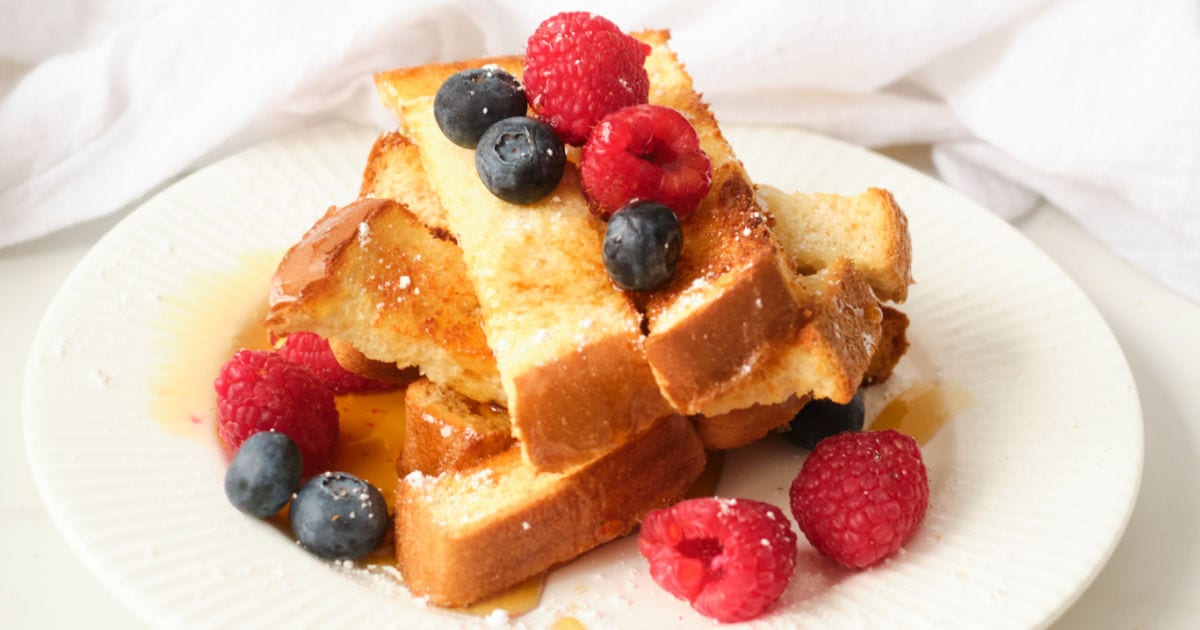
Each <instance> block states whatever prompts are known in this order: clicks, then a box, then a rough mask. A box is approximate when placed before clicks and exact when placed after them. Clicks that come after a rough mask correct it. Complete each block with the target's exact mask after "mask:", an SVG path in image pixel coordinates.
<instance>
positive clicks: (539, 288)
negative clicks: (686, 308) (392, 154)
mask: <svg viewBox="0 0 1200 630" xmlns="http://www.w3.org/2000/svg"><path fill="white" fill-rule="evenodd" d="M486 63H492V64H497V65H499V66H501V67H505V68H506V69H511V70H510V71H513V72H514V74H515V75H517V76H520V59H519V58H515V57H514V58H503V59H490V60H476V61H468V62H461V63H453V64H440V65H430V66H421V67H419V68H410V69H406V70H398V71H392V72H387V73H383V74H380V75H377V76H376V85H377V86H378V88H379V91H380V93H381V95H382V96H383V98H384V101H385V103H388V104H389V106H390V107H391V108H392V109H393V110H395V111H398V112H400V114H401V120H402V122H403V125H404V127H405V129H406V130H407V131H408V132H409V133H410V134H411V137H412V138H413V140H414V141H415V142H416V144H417V146H418V147H419V149H420V154H421V162H422V165H423V166H424V169H425V172H426V174H427V175H428V177H429V181H430V184H431V185H432V188H433V189H434V190H435V191H436V192H437V193H438V196H439V198H440V199H441V201H442V206H443V208H444V209H445V212H446V219H447V223H448V224H449V226H450V231H451V233H452V234H453V236H454V237H455V238H456V239H457V241H458V244H459V246H460V247H461V248H462V251H463V258H464V260H465V262H466V269H467V277H468V278H470V280H471V283H472V285H473V286H474V288H475V292H476V294H477V296H478V299H479V303H480V313H481V315H482V323H483V328H484V330H485V332H486V336H487V339H488V342H489V344H490V345H491V347H492V350H493V352H494V354H495V357H496V364H497V368H498V370H499V373H500V379H501V383H502V385H503V387H504V392H505V395H506V398H507V406H508V411H509V414H510V416H511V418H512V423H513V433H514V435H515V436H516V437H517V439H518V441H519V443H520V444H521V446H522V450H523V452H524V453H525V456H526V457H527V458H528V460H529V461H530V462H531V463H532V464H533V465H535V466H537V467H538V468H539V469H544V470H551V471H553V470H562V469H564V468H566V467H569V466H571V465H573V464H576V463H579V462H584V461H588V460H590V459H592V458H594V457H596V456H598V455H600V454H602V453H604V452H606V451H608V450H610V449H612V448H613V447H615V446H617V445H619V444H621V443H623V442H624V441H625V440H626V439H628V437H629V436H630V435H632V434H634V433H636V432H639V431H641V430H643V429H645V428H646V427H647V426H649V425H650V424H652V423H654V421H656V420H658V419H659V418H662V417H664V416H666V415H668V414H669V413H672V409H671V407H670V405H669V404H668V403H667V401H666V400H664V398H663V396H662V394H661V393H660V391H659V388H658V384H657V382H656V381H655V378H654V375H653V373H652V372H651V370H650V365H649V363H648V362H647V360H646V355H645V350H644V348H643V337H642V332H641V315H640V314H639V313H638V311H637V310H636V309H635V308H634V306H633V304H632V302H631V300H630V299H629V297H628V296H626V295H625V294H624V293H622V292H621V291H620V289H618V288H616V287H615V286H614V285H613V284H612V282H611V281H610V280H609V278H608V274H607V272H606V271H605V269H604V265H603V263H602V262H601V260H600V251H601V246H602V239H603V225H602V223H601V222H600V221H599V219H597V218H596V217H594V216H592V214H591V212H590V211H589V210H588V202H587V200H586V199H585V198H584V196H583V193H582V191H581V190H580V186H579V176H578V172H577V170H576V168H575V166H574V165H573V164H570V163H568V164H567V167H566V172H565V173H564V175H563V178H562V181H561V182H559V185H558V187H557V188H556V189H555V190H554V191H553V192H552V193H550V195H548V196H547V197H545V198H544V199H541V200H539V201H536V202H534V203H531V204H527V205H517V204H512V203H508V202H506V201H503V200H501V199H499V198H498V197H496V196H494V195H493V194H492V193H491V192H489V191H488V190H487V189H486V188H485V187H484V186H483V183H482V182H481V181H480V180H479V177H478V175H477V174H476V172H475V160H474V151H472V150H471V149H467V148H463V147H460V146H457V145H455V144H454V143H452V142H451V141H450V140H449V139H447V138H446V137H445V136H444V135H443V134H442V132H441V130H440V129H439V128H438V126H437V123H436V122H435V121H434V118H433V96H434V94H435V93H436V92H437V89H438V87H439V86H440V85H441V83H442V81H443V80H445V79H446V78H447V77H449V76H450V75H451V74H453V73H455V72H457V71H459V70H462V69H465V68H471V67H479V66H480V65H483V64H486ZM618 375H619V376H618Z"/></svg>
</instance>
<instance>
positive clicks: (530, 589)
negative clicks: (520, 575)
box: [455, 571, 546, 617]
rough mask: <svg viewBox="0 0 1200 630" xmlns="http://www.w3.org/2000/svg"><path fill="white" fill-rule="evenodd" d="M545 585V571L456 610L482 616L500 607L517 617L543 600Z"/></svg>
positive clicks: (510, 615) (509, 614)
mask: <svg viewBox="0 0 1200 630" xmlns="http://www.w3.org/2000/svg"><path fill="white" fill-rule="evenodd" d="M545 587H546V572H544V571H543V572H542V573H539V574H537V575H535V576H533V577H529V578H526V579H525V580H524V581H523V582H520V583H519V584H517V585H516V586H513V587H511V588H509V589H507V590H505V591H501V592H499V593H497V594H495V595H492V596H491V597H488V598H487V599H482V600H479V601H478V602H475V603H474V604H471V605H470V606H464V607H462V608H456V609H455V610H457V611H459V612H464V613H467V614H471V615H478V616H480V617H487V616H488V615H490V614H492V611H493V610H497V609H499V610H503V611H504V612H506V613H508V616H509V617H516V616H517V615H521V614H524V613H527V612H529V611H531V610H533V609H534V608H537V605H538V604H539V603H541V601H542V591H543V590H545Z"/></svg>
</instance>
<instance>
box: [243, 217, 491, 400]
mask: <svg viewBox="0 0 1200 630" xmlns="http://www.w3.org/2000/svg"><path fill="white" fill-rule="evenodd" d="M461 267H462V254H461V252H460V250H459V249H458V247H457V246H455V245H454V243H451V242H448V241H445V240H442V239H439V238H436V237H435V236H434V235H433V234H432V233H431V232H429V229H428V228H426V227H425V225H424V224H423V223H421V222H420V221H419V220H418V219H417V218H416V217H415V216H414V215H413V214H412V213H411V212H409V211H408V210H407V208H406V207H405V206H403V205H402V204H400V203H397V202H395V201H392V200H388V199H364V200H360V201H356V202H354V203H351V204H349V205H347V206H345V207H342V208H331V209H330V210H329V211H328V212H327V213H326V214H325V216H323V217H322V218H321V219H320V220H318V221H317V222H316V224H314V225H313V226H312V228H310V229H309V230H308V232H307V233H306V234H305V235H304V237H303V238H301V240H300V241H299V242H298V243H296V244H295V245H293V246H292V248H291V249H289V250H288V252H287V254H285V255H284V257H283V260H282V261H281V262H280V263H279V267H278V269H277V270H276V272H275V276H274V277H273V278H272V280H271V294H270V299H269V310H268V312H267V318H266V326H267V328H268V330H270V331H272V332H273V333H276V334H287V333H290V332H302V331H305V332H314V333H317V334H319V335H321V336H324V337H330V338H335V339H337V340H338V343H339V344H342V343H344V344H349V345H350V346H352V347H353V348H354V349H356V350H357V351H358V352H359V353H361V354H362V355H363V356H364V357H365V358H366V359H370V360H374V361H379V362H384V363H393V364H396V365H398V366H399V367H409V366H419V367H420V369H421V371H422V373H423V374H425V375H426V376H428V377H429V378H431V379H433V380H435V381H437V382H439V383H444V384H446V385H448V386H450V387H452V388H454V389H456V390H458V391H460V392H462V393H464V394H466V395H468V396H470V397H471V398H474V399H476V400H482V401H491V402H504V392H503V390H502V389H501V387H500V378H499V375H498V374H497V372H496V367H495V366H496V363H495V359H494V358H493V356H492V351H491V349H490V347H489V346H488V342H487V338H486V337H485V336H484V332H483V328H482V326H480V323H479V322H480V319H479V313H478V310H479V306H478V301H477V300H476V298H475V294H474V292H473V291H472V290H471V288H470V287H469V286H463V285H462V284H461V283H460V280H461V278H463V277H464V272H463V271H462V270H461Z"/></svg>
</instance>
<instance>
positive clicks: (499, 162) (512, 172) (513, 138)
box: [475, 116, 567, 203]
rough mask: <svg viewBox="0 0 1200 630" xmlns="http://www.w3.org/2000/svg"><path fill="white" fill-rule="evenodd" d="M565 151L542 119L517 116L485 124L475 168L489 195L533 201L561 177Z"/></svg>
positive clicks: (513, 199) (477, 151) (518, 200)
mask: <svg viewBox="0 0 1200 630" xmlns="http://www.w3.org/2000/svg"><path fill="white" fill-rule="evenodd" d="M566 164H567V152H566V149H565V148H564V147H563V144H562V142H561V141H559V139H558V136H556V135H554V130H553V129H551V128H550V127H547V126H546V124H545V123H543V122H541V121H537V120H534V119H532V118H526V117H524V116H517V117H514V118H505V119H504V120H501V121H500V122H498V123H496V124H494V125H492V126H491V127H488V130H487V131H485V132H484V133H483V137H482V138H480V139H479V146H478V147H477V148H476V150H475V170H476V171H477V172H478V173H479V179H481V180H483V185H484V186H486V187H487V189H488V190H490V191H492V194H493V195H496V196H497V197H499V198H501V199H503V200H505V201H509V202H512V203H533V202H535V201H537V200H538V199H541V198H542V197H545V196H546V195H548V194H550V191H552V190H554V187H555V186H558V182H559V180H560V179H562V176H563V169H564V168H565V167H566Z"/></svg>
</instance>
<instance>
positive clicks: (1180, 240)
mask: <svg viewBox="0 0 1200 630" xmlns="http://www.w3.org/2000/svg"><path fill="white" fill-rule="evenodd" d="M84 6H88V7H89V9H88V10H81V9H82V8H83V7H84ZM558 10H560V8H559V3H555V2H549V1H545V0H525V1H523V2H508V3H496V2H487V1H485V0H425V1H420V2H397V1H395V0H391V1H389V2H367V3H296V2H284V1H282V0H266V1H260V2H166V1H164V0H141V1H139V0H124V1H120V2H115V3H107V4H103V3H101V4H98V5H96V6H91V5H81V4H80V3H78V2H73V1H69V0H8V1H7V2H6V3H4V4H3V6H2V7H0V94H2V100H0V147H3V152H2V154H0V246H4V245H8V244H12V243H16V242H20V241H23V240H28V239H31V238H35V237H37V236H40V235H43V234H46V233H48V232H50V231H53V230H56V229H59V228H62V227H64V226H68V225H71V224H74V223H77V222H81V221H84V220H87V219H90V218H93V217H97V216H100V215H103V214H106V213H109V212H113V211H115V210H117V209H119V208H121V207H123V206H125V205H127V204H129V203H131V202H133V201H135V200H137V199H139V198H140V197H141V196H143V195H145V194H147V193H148V192H151V191H153V190H154V189H155V188H156V187H158V186H160V185H162V184H163V183H164V182H167V181H169V180H170V179H171V178H173V177H175V176H178V175H180V174H182V173H185V172H187V171H188V170H190V169H193V168H196V167H198V166H200V165H203V164H205V163H207V162H209V161H212V160H214V159H217V158H219V157H221V156H223V155H226V154H228V153H230V152H232V151H233V150H236V149H238V148H241V147H244V146H248V145H250V144H253V143H255V142H258V141H261V140H263V139H265V138H268V137H271V136H273V135H276V134H278V133H281V132H284V131H288V130H291V129H295V128H299V127H302V126H305V125H308V124H312V123H313V122H316V121H318V120H321V119H326V118H330V117H343V118H350V119H353V120H359V121H365V122H369V123H372V124H375V125H377V126H379V127H380V128H386V127H390V126H393V125H394V122H393V121H392V120H391V119H390V117H389V116H388V115H387V114H386V113H385V112H384V111H383V110H382V108H381V107H380V106H378V105H377V101H376V98H375V95H374V93H373V88H372V85H371V81H370V75H371V73H373V72H375V71H377V70H381V69H386V68H391V67H398V66H403V65H413V64H420V63H426V62H429V61H435V60H450V59H458V58H464V57H469V56H477V55H485V54H503V53H511V52H519V51H520V50H521V49H522V48H523V46H524V40H525V38H526V37H527V36H528V34H529V33H530V32H531V31H532V30H533V28H534V27H535V26H536V24H537V23H538V22H539V21H540V20H541V19H543V18H545V17H547V16H549V15H551V14H553V13H555V12H556V11H558ZM594 10H596V11H597V12H599V13H601V14H603V15H606V16H607V17H609V18H610V19H612V20H614V21H615V22H617V23H618V24H619V25H621V26H622V27H624V28H627V29H636V28H645V27H664V26H666V27H669V28H671V29H672V31H673V34H674V41H673V47H674V48H675V49H676V50H677V51H678V52H679V53H680V56H681V57H682V58H683V59H684V60H685V61H686V63H687V65H688V68H689V69H690V70H691V72H692V74H693V75H694V76H695V79H696V83H697V85H698V86H699V88H700V89H701V90H702V91H703V92H704V93H705V95H706V97H707V98H708V99H709V100H710V101H711V103H712V104H713V107H714V109H715V110H716V111H717V113H718V115H719V116H720V117H722V119H724V120H727V121H732V122H762V123H776V124H778V123H783V124H796V125H801V126H804V127H807V128H810V129H813V130H816V131H819V132H823V133H827V134H830V135H833V136H837V137H841V138H844V139H847V140H850V141H852V142H857V143H861V144H865V145H868V146H883V145H891V144H901V143H927V144H931V145H932V146H933V158H934V163H935V165H936V167H937V169H938V171H939V174H940V176H941V177H942V178H943V179H944V180H945V181H947V182H948V183H949V184H951V185H952V186H955V187H957V188H959V189H960V190H962V191H963V192H965V193H966V194H968V195H970V196H972V197H974V198H975V199H977V200H979V201H980V202H982V203H983V205H985V206H987V207H989V208H991V209H992V210H994V211H995V212H997V213H999V214H1001V215H1002V216H1005V217H1007V218H1014V217H1018V216H1020V215H1021V214H1022V213H1025V212H1027V211H1029V210H1030V209H1031V208H1032V207H1033V206H1034V205H1035V203H1036V202H1037V201H1038V199H1039V198H1040V197H1044V198H1046V199H1048V200H1049V201H1051V202H1052V203H1054V204H1055V205H1057V206H1059V207H1061V208H1063V209H1064V210H1065V211H1067V212H1068V213H1070V214H1071V215H1073V216H1074V217H1075V218H1076V219H1077V220H1078V221H1079V222H1080V223H1081V224H1082V225H1083V226H1084V227H1085V228H1086V229H1088V230H1089V231H1091V232H1092V233H1093V234H1095V235H1096V236H1097V237H1099V238H1100V239H1102V240H1103V241H1104V242H1106V243H1108V244H1109V245H1110V246H1111V247H1113V248H1114V250H1115V251H1117V252H1118V253H1120V254H1122V255H1123V256H1125V257H1126V258H1128V259H1129V260H1130V261H1132V262H1133V263H1134V264H1135V265H1137V266H1139V267H1140V268H1142V269H1143V270H1145V271H1146V272H1147V273H1149V274H1150V275H1152V276H1153V277H1155V278H1157V279H1158V280H1160V281H1161V282H1163V283H1164V284H1166V285H1168V286H1170V287H1173V288H1174V289H1176V290H1177V291H1179V292H1181V293H1182V294H1184V295H1186V296H1188V297H1190V298H1191V299H1193V300H1197V301H1200V214H1198V211H1197V210H1196V209H1195V208H1196V207H1197V204H1198V201H1200V8H1198V5H1197V3H1196V2H1194V0H1158V1H1157V2H1153V3H1145V2H1137V1H1135V0H1129V1H1121V0H1090V1H1089V0H1062V1H1050V0H999V1H990V2H988V1H975V2H971V1H968V2H963V1H961V0H926V1H924V2H894V1H892V0H858V1H856V2H844V1H841V0H791V1H787V2H774V3H765V2H764V3H743V2H728V0H724V1H720V2H718V1H712V0H701V1H696V2H687V3H678V2H668V1H665V0H661V1H658V0H642V1H640V2H636V3H619V4H617V3H613V4H611V5H606V6H603V7H598V8H595V9H594Z"/></svg>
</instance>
